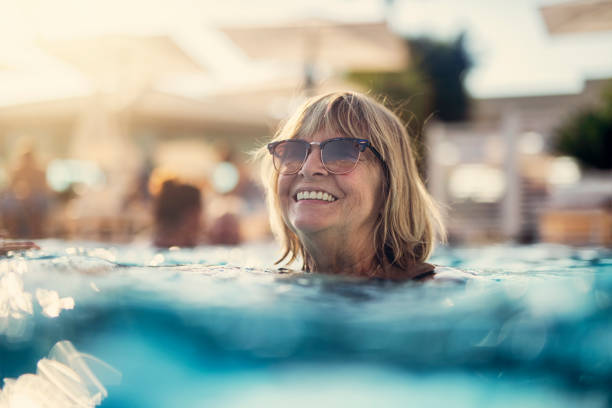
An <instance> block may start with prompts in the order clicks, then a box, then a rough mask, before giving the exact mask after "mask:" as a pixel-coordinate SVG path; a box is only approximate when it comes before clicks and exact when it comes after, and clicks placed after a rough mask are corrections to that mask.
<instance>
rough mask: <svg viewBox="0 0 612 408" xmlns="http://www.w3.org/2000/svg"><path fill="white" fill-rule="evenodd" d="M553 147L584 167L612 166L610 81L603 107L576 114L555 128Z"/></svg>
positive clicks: (611, 100) (609, 167) (611, 85)
mask: <svg viewBox="0 0 612 408" xmlns="http://www.w3.org/2000/svg"><path fill="white" fill-rule="evenodd" d="M555 147H556V150H557V151H558V152H559V153H563V154H566V155H568V156H572V157H575V158H576V159H578V161H580V163H581V164H582V165H584V166H586V167H591V168H595V169H605V170H607V169H612V82H611V83H610V85H609V86H608V88H607V91H606V92H604V93H603V105H602V106H600V107H598V108H592V109H589V110H585V111H582V112H580V113H578V114H576V115H575V116H574V117H572V118H570V119H569V120H568V121H567V122H565V124H563V125H562V126H561V127H560V128H559V129H557V131H556V134H555Z"/></svg>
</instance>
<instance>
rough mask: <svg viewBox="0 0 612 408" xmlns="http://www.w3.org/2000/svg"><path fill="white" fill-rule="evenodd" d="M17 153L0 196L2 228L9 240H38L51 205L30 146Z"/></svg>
mask: <svg viewBox="0 0 612 408" xmlns="http://www.w3.org/2000/svg"><path fill="white" fill-rule="evenodd" d="M20 150H21V152H20V153H19V154H18V159H17V162H16V165H15V166H14V168H13V169H12V171H10V172H9V182H8V187H7V189H6V190H5V191H4V192H3V194H2V195H1V200H0V214H1V215H2V224H3V225H4V228H6V229H7V231H8V234H9V236H12V237H16V238H41V237H44V236H45V226H46V221H47V213H48V210H49V201H50V194H49V189H48V187H47V180H46V174H45V170H43V169H42V168H41V166H40V165H39V163H38V160H37V158H36V154H35V152H34V148H33V147H32V146H31V145H29V144H28V145H25V146H24V147H23V148H21V149H20Z"/></svg>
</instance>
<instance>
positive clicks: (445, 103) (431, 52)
mask: <svg viewBox="0 0 612 408" xmlns="http://www.w3.org/2000/svg"><path fill="white" fill-rule="evenodd" d="M406 46H407V47H408V48H409V50H410V55H411V58H412V60H411V62H412V64H411V65H410V66H408V67H407V68H406V69H404V70H402V71H396V72H375V71H367V72H366V71H354V72H351V73H349V74H348V79H349V80H352V81H355V82H357V83H359V84H361V85H364V86H365V87H366V88H368V89H369V90H371V91H372V92H373V93H374V94H376V95H379V96H383V97H385V98H387V99H388V101H389V102H390V103H391V105H392V106H394V107H398V113H399V115H400V116H401V117H402V119H404V120H407V119H410V117H412V115H411V114H410V111H411V112H412V114H414V116H416V118H418V120H419V122H421V123H422V122H423V121H424V120H426V119H427V118H428V117H429V116H431V115H433V116H434V117H435V118H437V119H440V120H442V121H445V122H453V121H461V120H465V119H467V117H468V112H469V97H468V94H467V91H466V89H465V86H464V78H465V75H466V74H467V72H468V70H469V69H470V67H471V66H472V61H471V58H470V56H469V55H468V53H467V50H466V49H465V35H464V34H460V35H459V36H458V37H457V38H456V39H454V40H452V41H449V42H444V41H438V40H434V39H431V38H427V37H421V38H414V39H407V40H406Z"/></svg>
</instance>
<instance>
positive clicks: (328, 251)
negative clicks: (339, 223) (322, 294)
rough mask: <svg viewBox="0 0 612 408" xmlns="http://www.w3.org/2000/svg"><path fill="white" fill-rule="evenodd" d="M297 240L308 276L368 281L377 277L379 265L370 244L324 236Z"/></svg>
mask: <svg viewBox="0 0 612 408" xmlns="http://www.w3.org/2000/svg"><path fill="white" fill-rule="evenodd" d="M300 238H301V241H302V243H303V245H304V249H305V252H306V254H307V260H306V268H307V269H308V270H310V271H311V272H324V273H333V274H338V275H350V276H368V277H369V276H372V275H373V274H375V273H376V269H377V267H378V263H377V261H376V251H374V248H373V242H372V240H365V241H355V240H351V239H350V237H342V238H340V237H329V236H326V235H325V234H318V235H315V236H302V237H300Z"/></svg>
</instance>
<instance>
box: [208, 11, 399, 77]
mask: <svg viewBox="0 0 612 408" xmlns="http://www.w3.org/2000/svg"><path fill="white" fill-rule="evenodd" d="M220 30H221V31H222V32H224V33H225V34H226V35H227V36H228V37H229V38H230V39H231V40H232V41H234V42H235V43H236V44H237V45H238V46H239V47H240V48H242V49H243V50H244V51H245V53H246V54H247V55H249V56H250V57H251V58H253V59H256V60H277V61H284V62H287V63H290V64H291V63H292V64H302V65H303V67H304V73H305V76H306V79H305V82H306V86H308V85H312V83H313V81H314V80H315V78H314V76H315V75H314V74H313V71H315V70H317V71H326V70H327V71H329V70H331V71H335V72H345V71H349V70H387V71H389V70H398V69H402V68H404V67H405V66H406V65H407V64H408V62H409V52H408V48H407V47H406V46H405V43H404V40H403V39H402V38H401V37H400V36H398V35H397V34H395V33H393V32H392V31H391V30H390V29H389V28H388V27H387V25H386V24H385V23H382V22H376V23H338V22H332V21H326V20H307V21H300V22H295V23H291V24H287V25H278V26H256V27H222V28H221V29H220Z"/></svg>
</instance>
